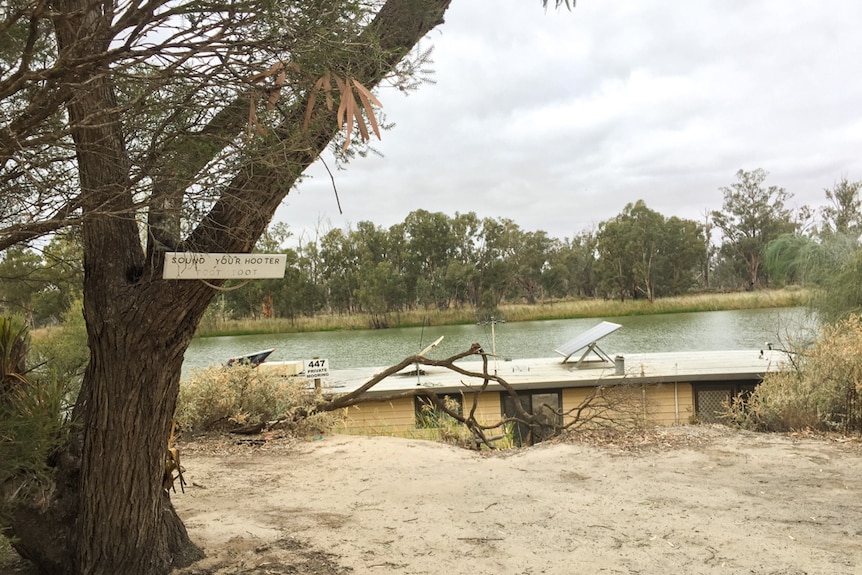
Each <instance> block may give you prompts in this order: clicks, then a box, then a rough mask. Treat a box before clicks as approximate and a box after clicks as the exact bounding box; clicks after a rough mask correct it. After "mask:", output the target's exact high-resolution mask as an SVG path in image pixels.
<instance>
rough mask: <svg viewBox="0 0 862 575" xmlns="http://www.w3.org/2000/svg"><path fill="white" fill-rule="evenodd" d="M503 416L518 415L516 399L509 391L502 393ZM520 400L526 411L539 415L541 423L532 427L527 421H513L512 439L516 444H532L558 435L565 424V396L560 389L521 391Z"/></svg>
mask: <svg viewBox="0 0 862 575" xmlns="http://www.w3.org/2000/svg"><path fill="white" fill-rule="evenodd" d="M500 397H501V398H502V402H501V403H502V411H503V417H507V418H508V417H517V415H518V414H517V412H516V410H515V399H514V398H513V397H512V396H511V395H509V393H508V392H502V393H501V394H500ZM518 402H519V403H520V404H521V407H522V408H524V411H526V412H528V413H532V414H534V415H536V416H537V418H538V420H539V422H540V424H541V425H534V426H532V428H531V427H530V426H529V425H527V424H526V423H520V422H517V423H512V424H511V432H512V435H513V437H512V439H513V441H514V442H515V444H516V445H532V444H534V443H538V442H540V441H543V440H545V439H547V438H548V437H551V436H553V435H556V433H557V432H558V431H559V427H560V426H562V424H563V418H562V416H561V415H560V412H561V408H562V405H563V397H562V393H561V392H560V391H521V392H518Z"/></svg>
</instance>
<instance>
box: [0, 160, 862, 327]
mask: <svg viewBox="0 0 862 575" xmlns="http://www.w3.org/2000/svg"><path fill="white" fill-rule="evenodd" d="M766 178H767V173H766V172H765V171H764V170H760V169H758V170H754V171H750V172H749V171H744V170H739V171H738V172H737V174H736V181H735V182H733V183H732V184H731V185H729V186H727V187H724V188H722V189H721V190H722V192H723V194H724V202H723V205H722V209H721V210H716V211H713V212H707V213H705V214H704V219H703V221H700V222H698V221H694V220H689V219H684V218H679V217H676V216H665V215H663V214H661V213H659V212H657V211H655V210H652V209H650V208H649V207H648V206H647V204H646V202H645V201H644V200H638V201H637V202H635V203H631V204H628V205H626V206H625V207H624V208H623V210H622V211H621V212H620V213H619V214H617V215H616V216H614V217H613V218H610V219H608V220H605V221H603V222H601V223H599V224H598V226H597V227H596V228H595V229H593V230H586V231H582V232H581V233H579V234H577V235H575V236H574V237H573V238H571V239H569V238H564V239H558V238H552V237H550V236H548V234H547V233H546V232H544V231H541V230H540V231H527V230H524V229H522V228H521V227H520V226H519V225H518V224H517V223H516V222H514V221H512V220H511V219H505V218H480V217H479V216H478V215H477V214H476V213H474V212H467V213H458V212H456V213H455V215H454V216H449V215H447V214H445V213H442V212H430V211H427V210H415V211H413V212H411V213H410V214H408V215H407V217H406V218H405V219H404V221H403V222H400V223H397V224H395V225H392V226H390V227H389V228H384V227H381V226H378V225H375V224H374V223H373V222H370V221H361V222H359V223H358V224H356V225H355V226H351V227H350V228H349V229H340V228H333V229H329V230H325V231H320V232H319V233H318V235H317V237H315V238H313V239H308V238H302V239H301V240H300V241H294V242H293V244H294V247H289V248H286V247H284V246H285V244H286V243H287V241H288V240H289V239H290V237H291V232H290V230H289V229H287V227H286V226H285V225H284V224H275V225H273V226H272V227H270V228H269V230H268V231H267V233H266V234H264V236H263V237H262V238H261V239H260V240H259V241H258V243H257V245H256V251H258V252H261V253H286V254H287V266H286V272H285V277H284V278H283V279H277V280H255V281H252V282H248V283H247V284H246V285H244V286H240V287H238V288H237V289H226V290H224V291H222V292H220V294H219V295H218V296H217V297H216V298H215V299H214V302H213V303H212V304H211V305H210V310H209V312H208V313H209V314H211V316H214V317H217V318H224V319H233V318H243V317H251V318H260V317H282V318H291V319H293V318H297V317H299V316H313V315H315V314H318V313H330V314H352V313H367V314H369V315H370V316H371V317H372V321H373V322H374V324H375V325H376V326H378V327H382V326H385V325H386V324H387V321H388V320H387V317H388V315H389V314H391V313H397V312H399V311H404V310H411V309H417V308H419V309H440V310H445V309H449V308H453V307H454V308H460V307H472V308H475V309H478V310H486V311H489V312H493V311H494V310H496V308H497V307H498V306H500V305H501V304H503V303H512V302H525V303H529V304H534V303H537V302H543V301H548V300H557V299H570V298H609V299H619V300H623V301H624V300H626V299H648V300H649V301H653V300H654V299H655V298H656V297H667V296H675V295H680V294H685V293H688V292H691V291H693V290H724V291H730V290H740V289H754V288H758V287H762V286H767V285H784V284H787V283H801V284H808V285H825V284H827V283H829V282H832V281H834V278H835V276H836V274H838V275H839V279H840V273H839V270H840V269H841V268H842V266H844V265H845V264H846V262H848V261H849V260H850V259H851V256H852V255H853V254H855V253H856V251H857V250H858V247H859V245H858V239H859V235H860V233H861V232H862V224H860V222H862V215H860V198H859V190H860V186H862V182H850V181H848V180H847V179H846V178H845V179H842V180H841V181H839V182H838V183H836V184H835V185H834V187H833V188H830V189H827V190H825V196H826V200H827V203H826V204H825V205H824V206H823V207H821V208H820V209H819V210H814V209H812V208H810V207H808V206H803V207H802V208H800V209H798V210H796V211H793V210H791V209H790V208H788V207H787V205H788V202H789V200H790V199H791V198H792V195H791V194H790V193H789V192H787V191H786V190H784V189H783V188H778V187H776V186H769V185H767V184H766ZM79 250H80V248H79V247H78V241H77V236H76V235H75V233H74V231H72V232H69V233H66V234H63V235H57V236H54V237H53V239H52V240H51V241H50V242H49V243H48V244H46V245H45V246H44V247H43V248H42V249H41V250H39V251H37V250H35V249H33V248H30V247H22V246H15V247H11V248H9V249H7V250H6V251H5V252H4V253H3V255H2V259H0V278H3V279H4V280H6V281H4V282H3V284H2V286H0V302H2V306H3V307H4V308H5V309H6V311H7V313H8V312H15V313H19V314H23V315H25V316H27V317H28V318H30V319H31V322H32V323H34V324H36V325H39V324H44V323H50V322H52V321H58V319H59V318H60V317H61V316H62V314H63V313H64V311H65V310H66V309H68V307H69V306H70V305H71V304H72V302H74V301H77V299H78V298H79V297H80V286H81V283H82V276H83V269H82V265H81V258H80V256H79V255H78V254H79ZM846 273H848V272H845V275H846ZM845 282H846V278H845ZM845 291H846V290H845ZM848 297H852V294H850V295H849V296H848ZM846 307H847V305H846V303H844V304H841V309H845V308H846ZM851 307H852V306H851Z"/></svg>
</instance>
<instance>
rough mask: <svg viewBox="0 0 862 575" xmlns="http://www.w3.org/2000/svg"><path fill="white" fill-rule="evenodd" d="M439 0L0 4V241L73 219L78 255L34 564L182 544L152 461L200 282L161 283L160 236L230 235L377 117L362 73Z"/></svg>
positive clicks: (30, 531) (163, 561)
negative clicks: (68, 397) (78, 381)
mask: <svg viewBox="0 0 862 575" xmlns="http://www.w3.org/2000/svg"><path fill="white" fill-rule="evenodd" d="M449 1H450V0H386V1H385V2H381V3H370V4H366V3H356V2H353V1H348V0H344V1H343V2H338V1H336V2H328V3H316V2H286V3H262V2H251V3H245V4H235V3H231V4H229V5H224V6H221V5H212V4H201V3H198V2H185V1H183V0H178V1H177V2H167V1H163V0H153V1H151V2H140V3H116V2H107V3H105V2H89V1H87V0H65V1H63V2H54V3H33V2H25V1H24V0H9V1H7V2H6V3H5V4H4V6H6V7H7V9H6V10H5V13H4V16H3V21H2V24H0V34H2V38H3V42H2V47H0V64H2V65H0V110H2V115H0V117H2V118H3V119H2V120H0V134H2V137H0V193H2V195H3V197H4V200H5V201H4V204H3V207H2V209H0V212H2V214H0V216H2V218H3V220H2V228H0V249H6V248H9V247H10V246H13V245H16V244H19V243H21V242H26V241H29V240H32V239H34V238H37V237H39V236H42V235H45V234H49V233H52V232H55V231H58V230H61V229H63V228H65V227H67V226H70V225H80V226H81V238H82V246H83V262H84V270H85V274H84V285H83V295H84V302H83V312H84V316H85V319H86V324H87V334H88V347H89V350H90V361H89V363H88V366H87V369H86V372H85V374H84V379H83V383H82V387H81V392H80V394H79V397H78V400H77V402H76V404H75V408H74V410H73V419H74V421H75V424H76V427H75V430H76V432H75V433H74V434H72V436H71V439H70V441H69V442H68V444H67V445H65V447H64V449H63V450H62V452H61V453H59V454H58V455H57V457H55V458H53V459H52V461H54V463H55V466H56V469H55V476H54V486H53V490H52V491H50V493H51V494H52V495H51V498H50V500H49V501H47V502H46V505H45V506H44V507H42V506H38V505H36V504H35V502H34V504H33V505H30V506H28V507H23V508H21V509H20V510H19V512H18V513H17V514H16V518H15V523H14V524H13V526H12V527H13V530H14V534H15V535H16V536H17V538H18V539H17V543H16V546H17V548H18V550H19V551H20V552H21V553H22V554H23V555H25V556H27V557H29V558H30V559H32V560H33V561H34V562H36V563H37V564H38V565H39V567H40V569H41V570H42V571H43V572H45V573H63V574H73V575H77V574H87V575H99V574H111V575H114V574H117V573H136V574H142V575H148V574H161V573H167V572H168V570H169V569H171V568H172V567H174V566H177V565H182V564H186V563H189V562H190V561H192V560H194V559H196V558H198V557H199V556H200V551H199V550H198V549H197V548H196V547H195V546H194V545H193V544H192V543H191V541H190V540H189V538H188V536H187V534H186V532H185V528H184V527H183V525H182V522H181V521H180V520H179V518H178V517H177V515H176V513H175V512H174V510H173V507H172V505H171V502H170V497H169V495H168V494H167V493H166V492H165V490H164V489H163V488H162V476H163V473H164V464H165V445H166V440H167V437H168V434H169V430H170V427H171V418H172V414H173V411H174V407H175V404H176V397H177V393H178V390H179V380H180V368H181V365H182V358H183V353H184V351H185V349H186V348H187V346H188V344H189V342H190V340H191V338H192V336H193V334H194V331H195V328H196V326H197V324H198V323H199V321H200V319H201V317H202V316H203V314H204V312H205V310H206V307H207V305H208V304H209V302H210V301H211V300H212V298H213V295H214V293H215V291H214V289H213V288H212V287H210V286H208V285H206V284H204V283H202V282H196V281H176V280H170V281H169V280H163V279H162V278H161V268H162V263H163V259H164V254H165V252H166V251H173V250H193V251H200V252H248V251H250V250H251V249H252V248H253V246H254V245H255V243H256V242H257V240H258V238H259V237H260V236H261V234H262V233H263V232H264V230H265V229H266V226H267V224H268V223H269V221H270V220H271V218H272V216H273V214H274V212H275V209H276V208H277V207H278V206H279V204H280V203H281V201H282V200H283V199H284V197H285V196H286V195H287V193H288V192H289V191H290V189H291V187H292V186H293V184H294V183H295V182H296V180H297V178H299V176H300V175H301V173H302V172H303V170H304V169H305V168H306V167H307V166H308V165H310V164H311V163H312V162H313V161H314V160H315V159H316V158H317V157H318V155H319V154H320V153H321V151H323V150H324V149H325V148H326V147H327V145H328V144H329V142H330V141H332V140H333V139H336V140H338V142H337V143H338V144H341V145H340V146H339V148H338V149H340V150H345V149H348V148H347V144H349V142H350V140H351V137H352V136H354V135H355V134H353V132H354V131H356V132H357V134H361V135H363V136H365V135H366V134H367V133H368V131H369V128H371V129H374V128H376V124H375V123H374V122H373V121H372V120H373V110H372V101H371V98H370V97H369V96H370V94H369V92H368V89H369V88H372V87H374V86H376V85H377V84H378V83H379V82H381V81H382V80H383V79H384V78H386V77H393V78H396V76H395V75H396V73H397V72H398V71H399V63H400V62H401V61H402V60H403V59H404V57H405V55H406V54H407V53H408V52H409V50H410V49H411V47H412V46H414V45H415V44H416V42H418V40H419V39H421V38H422V37H423V36H424V35H425V34H426V33H427V32H428V31H429V30H431V29H432V28H433V27H435V26H436V25H438V24H440V23H441V22H442V17H443V14H444V12H445V11H446V9H447V8H448V5H449ZM396 79H397V78H396ZM328 104H331V105H328ZM339 104H340V106H339ZM339 110H341V112H340V113H339ZM339 120H340V121H339ZM345 123H346V125H347V131H346V132H344V133H343V136H342V137H341V138H340V139H339V137H338V134H339V129H340V125H343V124H345ZM353 139H354V140H355V138H353ZM217 283H218V282H217Z"/></svg>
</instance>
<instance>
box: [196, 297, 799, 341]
mask: <svg viewBox="0 0 862 575" xmlns="http://www.w3.org/2000/svg"><path fill="white" fill-rule="evenodd" d="M811 295H812V294H811V292H810V291H809V290H807V289H800V288H784V289H778V290H758V291H752V292H735V293H700V294H692V295H685V296H679V297H672V298H662V299H657V300H655V301H654V302H653V303H650V302H648V301H646V300H629V301H625V302H620V301H615V300H613V301H612V300H601V299H585V300H559V301H546V302H543V303H540V304H533V305H528V304H506V305H502V306H500V307H499V309H498V310H497V311H496V312H495V314H497V317H498V318H499V319H505V320H506V321H508V322H513V321H535V320H552V319H574V318H599V317H623V316H630V315H651V314H669V313H686V312H700V311H722V310H737V309H761V308H782V307H798V306H803V305H807V304H808V302H809V300H810V298H811ZM481 315H482V314H481V313H480V312H479V311H478V310H476V309H475V308H466V307H463V308H458V309H448V310H436V309H416V310H410V311H405V312H397V313H394V312H393V313H391V314H389V315H388V316H386V320H387V325H388V327H419V326H423V325H424V326H434V325H459V324H461V325H463V324H471V323H475V322H476V320H477V319H481V317H480V316H481ZM376 319H378V320H379V318H376ZM374 320H375V318H372V316H371V315H369V314H351V315H338V314H329V315H317V316H314V317H308V318H297V319H295V320H289V319H284V318H265V319H250V318H249V319H238V320H205V321H203V322H202V323H201V325H200V326H199V328H198V332H197V337H216V336H226V335H253V334H268V333H304V332H313V331H339V330H362V329H371V328H373V327H374V325H375V321H374Z"/></svg>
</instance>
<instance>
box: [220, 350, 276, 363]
mask: <svg viewBox="0 0 862 575" xmlns="http://www.w3.org/2000/svg"><path fill="white" fill-rule="evenodd" d="M274 351H275V348H272V349H263V350H261V351H255V352H252V353H248V354H246V355H242V356H240V357H232V358H230V359H229V360H227V364H228V366H231V365H251V366H253V367H257V366H258V365H260V364H262V363H263V362H265V361H266V358H268V357H269V354H271V353H272V352H274Z"/></svg>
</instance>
